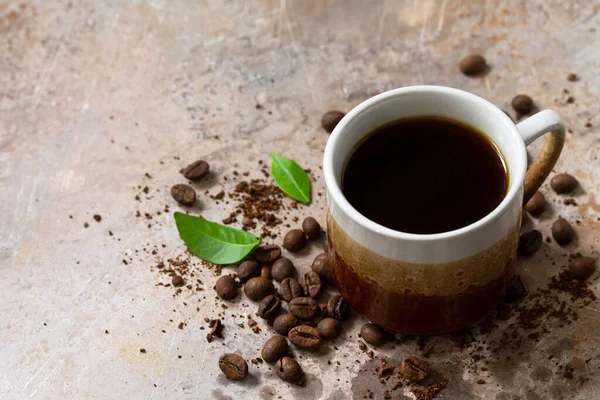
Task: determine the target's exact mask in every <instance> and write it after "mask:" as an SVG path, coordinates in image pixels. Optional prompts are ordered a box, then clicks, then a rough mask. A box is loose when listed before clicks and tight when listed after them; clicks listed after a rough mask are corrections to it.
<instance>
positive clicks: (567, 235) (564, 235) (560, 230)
mask: <svg viewBox="0 0 600 400" xmlns="http://www.w3.org/2000/svg"><path fill="white" fill-rule="evenodd" d="M574 236H575V230H573V227H572V226H571V224H569V223H568V222H567V220H566V219H564V218H558V219H557V220H556V221H554V223H553V224H552V237H553V238H554V240H555V241H556V243H558V244H559V245H561V246H566V245H568V244H569V243H571V241H572V240H573V237H574Z"/></svg>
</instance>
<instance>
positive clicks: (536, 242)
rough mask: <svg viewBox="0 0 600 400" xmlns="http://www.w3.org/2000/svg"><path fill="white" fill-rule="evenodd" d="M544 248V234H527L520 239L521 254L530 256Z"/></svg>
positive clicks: (535, 232) (532, 232)
mask: <svg viewBox="0 0 600 400" xmlns="http://www.w3.org/2000/svg"><path fill="white" fill-rule="evenodd" d="M541 246H542V233H541V232H540V231H536V230H533V231H530V232H526V233H524V234H522V235H521V237H519V248H518V251H519V254H521V255H523V256H530V255H532V254H534V253H535V252H536V251H538V249H539V248H540V247H541Z"/></svg>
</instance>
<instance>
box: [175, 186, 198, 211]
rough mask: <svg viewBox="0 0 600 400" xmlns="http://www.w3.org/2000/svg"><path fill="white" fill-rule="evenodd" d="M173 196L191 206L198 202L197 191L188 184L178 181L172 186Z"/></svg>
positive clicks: (181, 202) (179, 201)
mask: <svg viewBox="0 0 600 400" xmlns="http://www.w3.org/2000/svg"><path fill="white" fill-rule="evenodd" d="M171 196H173V198H174V199H175V201H176V202H178V203H179V204H183V205H184V206H191V205H193V204H194V203H195V202H196V192H195V191H194V189H192V188H191V187H189V186H188V185H184V184H182V183H178V184H177V185H175V186H173V187H172V188H171Z"/></svg>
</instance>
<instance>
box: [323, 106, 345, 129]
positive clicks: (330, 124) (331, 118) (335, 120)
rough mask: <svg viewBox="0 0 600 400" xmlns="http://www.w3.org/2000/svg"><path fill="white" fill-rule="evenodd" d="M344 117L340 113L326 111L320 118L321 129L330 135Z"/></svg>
mask: <svg viewBox="0 0 600 400" xmlns="http://www.w3.org/2000/svg"><path fill="white" fill-rule="evenodd" d="M345 115H346V114H344V113H343V112H341V111H328V112H326V113H325V114H323V116H322V117H321V127H322V128H323V129H325V131H327V132H329V133H331V132H333V130H334V129H335V127H336V126H337V124H339V122H340V121H341V120H342V118H344V116H345Z"/></svg>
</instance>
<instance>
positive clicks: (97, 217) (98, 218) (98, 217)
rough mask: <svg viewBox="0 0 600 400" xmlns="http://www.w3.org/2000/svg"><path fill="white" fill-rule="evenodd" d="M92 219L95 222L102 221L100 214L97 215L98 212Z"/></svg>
mask: <svg viewBox="0 0 600 400" xmlns="http://www.w3.org/2000/svg"><path fill="white" fill-rule="evenodd" d="M94 221H96V222H100V221H102V216H101V215H98V214H94Z"/></svg>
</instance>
